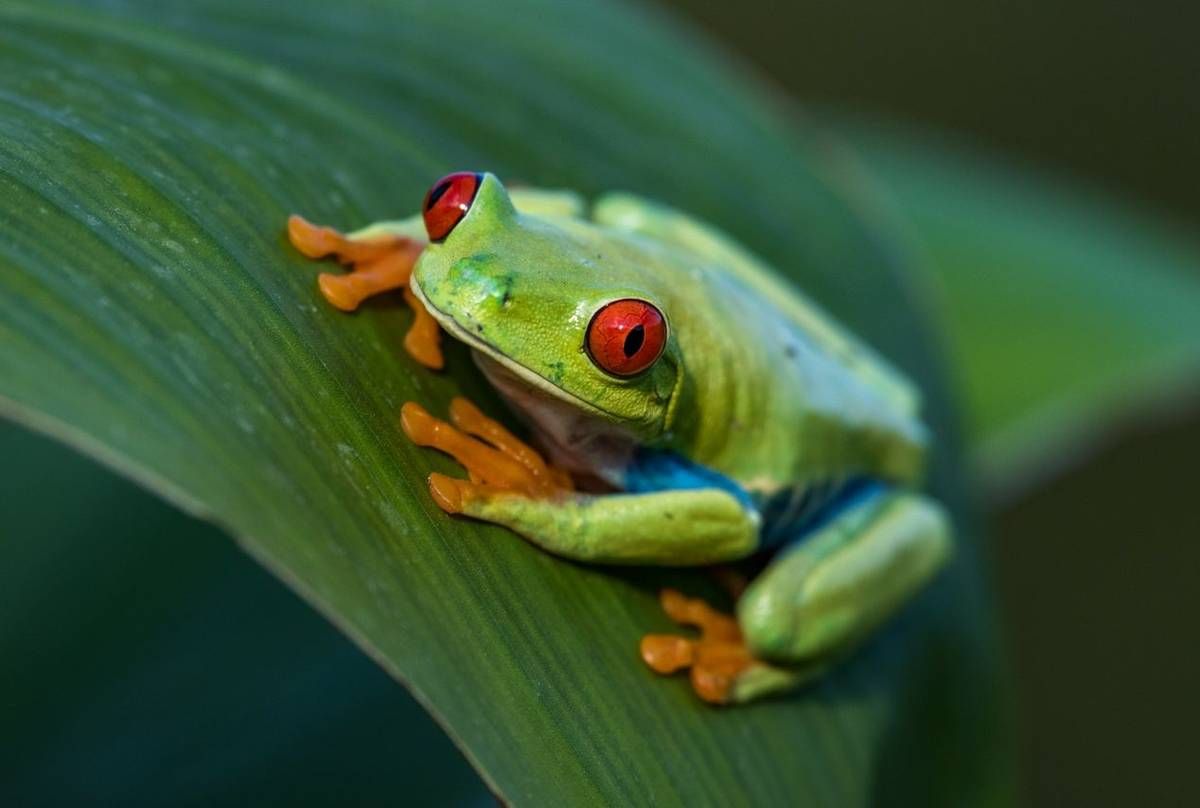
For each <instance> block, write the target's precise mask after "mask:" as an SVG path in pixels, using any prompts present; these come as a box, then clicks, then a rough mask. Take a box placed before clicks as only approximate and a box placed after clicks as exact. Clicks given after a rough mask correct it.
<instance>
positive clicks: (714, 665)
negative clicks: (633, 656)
mask: <svg viewBox="0 0 1200 808" xmlns="http://www.w3.org/2000/svg"><path fill="white" fill-rule="evenodd" d="M659 601H660V602H661V603H662V608H663V611H664V612H666V613H667V617H670V618H671V619H672V620H674V621H675V622H676V623H679V624H680V625H684V626H694V627H695V628H698V629H700V639H698V640H692V639H688V638H687V637H680V636H678V635H676V634H647V635H646V636H645V637H643V638H642V647H641V650H642V659H643V660H645V662H646V664H647V665H649V666H650V667H651V668H652V669H654V670H655V671H657V672H659V673H675V672H677V671H680V670H683V669H685V668H691V669H692V670H691V680H692V689H693V690H695V691H696V695H698V696H699V697H700V698H702V699H704V700H705V701H707V702H710V703H712V704H725V703H726V702H728V700H729V691H730V688H731V687H732V686H733V683H734V681H736V679H737V677H738V676H739V675H740V674H741V673H742V672H743V671H745V670H746V669H747V668H749V667H751V666H752V665H754V664H755V659H754V657H753V656H751V655H750V649H748V648H747V647H746V643H745V641H744V640H743V639H742V631H741V629H740V628H738V624H737V621H736V620H734V619H733V618H732V617H730V616H729V615H727V614H721V613H720V612H718V611H716V610H714V609H712V608H711V607H710V606H709V605H708V604H707V603H705V602H704V601H702V600H699V599H698V598H688V597H685V596H683V595H682V594H680V593H679V592H676V591H675V590H674V589H664V590H663V591H662V592H661V593H660V594H659Z"/></svg>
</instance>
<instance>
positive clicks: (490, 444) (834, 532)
mask: <svg viewBox="0 0 1200 808" xmlns="http://www.w3.org/2000/svg"><path fill="white" fill-rule="evenodd" d="M288 232H289V236H290V238H291V241H292V243H293V244H294V245H295V246H296V247H297V248H298V249H299V250H300V251H301V252H302V253H303V254H304V255H306V256H308V257H310V258H327V257H333V258H335V259H336V260H337V261H339V262H340V263H342V264H344V265H346V266H348V267H349V268H350V271H349V272H347V273H340V274H339V273H336V272H325V273H322V274H321V275H320V277H319V281H318V285H319V288H320V290H321V292H322V294H323V295H324V296H325V298H326V299H327V300H328V301H329V302H330V303H331V304H332V305H334V306H335V307H337V308H339V309H341V310H343V311H353V310H355V309H356V308H357V307H358V305H359V304H360V303H361V302H362V301H363V300H365V299H367V298H368V297H371V296H373V295H377V294H381V293H383V292H388V291H394V290H400V291H401V292H402V293H403V295H404V299H405V300H406V302H407V303H408V305H409V306H410V307H411V308H412V309H413V311H414V313H415V316H414V320H413V325H412V328H411V329H410V331H409V332H408V334H407V336H406V337H405V340H404V345H405V348H406V350H407V351H408V353H409V354H410V355H411V356H412V357H413V358H414V359H415V360H416V361H417V362H419V363H420V364H421V365H424V366H425V367H428V368H430V369H439V368H441V367H443V364H444V358H443V352H442V349H441V343H440V340H441V336H442V334H443V333H444V334H445V335H448V336H449V337H450V338H453V339H455V340H457V341H459V342H462V343H464V344H465V345H466V346H467V347H468V348H469V349H470V354H471V356H472V357H473V360H474V363H475V364H476V365H477V366H478V368H479V370H480V372H481V373H482V374H483V377H484V378H485V379H486V380H487V381H488V382H489V383H490V385H491V386H492V387H493V388H494V389H495V390H496V391H497V392H498V393H499V396H500V398H501V399H503V400H504V401H505V403H506V404H507V405H508V407H509V408H510V409H511V411H512V413H513V414H514V415H515V417H516V420H517V421H518V422H520V423H522V424H524V426H525V427H526V428H527V430H528V432H529V434H530V436H531V438H530V441H531V442H532V444H533V445H530V443H528V442H526V441H524V440H522V439H520V438H518V437H517V436H516V435H515V434H514V433H513V432H512V431H510V430H509V429H508V428H506V427H505V426H504V425H503V424H502V423H501V422H500V421H498V420H496V419H493V418H490V417H488V416H487V415H485V414H484V413H483V412H482V411H481V410H479V408H478V407H476V406H475V405H474V404H472V403H471V402H470V401H467V400H466V399H463V398H457V399H455V400H454V401H453V402H451V405H450V412H449V416H450V420H449V421H446V420H443V419H440V418H437V417H435V416H434V415H432V414H431V413H429V412H428V411H427V410H426V409H425V408H423V407H422V406H421V405H420V404H419V403H417V402H408V403H406V404H404V406H403V407H402V409H401V413H400V422H401V426H402V428H403V430H404V432H405V434H406V435H407V436H408V437H409V438H410V439H411V440H413V441H414V442H415V443H417V444H418V445H420V446H425V447H430V448H433V449H436V450H440V451H442V452H444V453H446V454H449V455H450V456H452V457H453V458H455V459H456V460H457V461H458V462H459V463H460V464H461V465H463V466H464V467H465V468H466V470H467V477H466V478H459V477H455V476H451V475H446V474H441V473H436V472H435V473H432V474H430V475H429V477H428V487H429V492H430V495H431V496H432V498H433V500H434V501H435V502H436V503H437V505H438V506H439V507H440V508H441V509H442V510H443V511H445V512H446V513H448V514H452V515H457V516H459V517H465V518H470V519H475V520H481V521H483V522H488V523H492V524H496V525H501V526H503V527H505V528H508V529H509V530H511V531H512V532H514V533H516V534H518V535H519V536H521V537H523V538H524V539H525V540H527V541H528V542H530V543H532V544H533V545H536V546H537V547H539V548H541V549H542V550H545V551H548V552H550V553H553V554H556V555H558V556H562V557H564V558H567V559H571V560H573V561H575V562H579V563H583V564H595V565H642V566H665V567H708V568H712V569H716V570H724V573H723V574H722V576H721V577H722V580H724V581H725V582H726V583H727V585H728V587H727V588H728V589H729V591H730V595H731V597H732V598H733V599H734V606H733V610H732V612H731V613H725V612H723V611H720V610H718V609H717V608H714V607H713V606H711V605H710V604H709V602H708V601H706V600H704V599H702V598H698V597H689V596H687V595H685V594H683V593H681V592H679V591H677V590H675V589H664V590H662V591H661V592H660V594H659V600H660V604H661V608H662V609H663V611H664V613H665V614H666V616H667V617H668V618H669V619H670V620H672V621H674V622H675V623H677V624H679V625H680V626H682V627H685V628H683V629H681V630H680V632H677V633H648V634H646V635H644V636H643V637H641V639H640V642H639V644H638V650H639V652H640V655H641V657H642V659H643V661H644V663H645V664H646V665H647V666H648V667H649V668H650V669H651V670H652V671H655V672H657V673H659V674H664V675H670V674H677V673H683V672H686V673H687V674H688V677H689V679H690V683H691V686H692V689H693V691H694V692H695V694H696V695H697V696H699V697H700V698H701V699H703V700H704V701H706V702H709V703H712V704H717V705H728V704H745V703H748V702H751V701H755V700H758V699H761V698H765V697H768V696H777V695H780V694H783V693H786V692H788V691H793V690H796V689H797V688H800V687H802V686H804V685H806V684H808V683H810V682H813V681H815V680H816V679H818V678H819V677H822V676H823V675H824V674H826V672H827V671H829V670H830V669H832V668H833V667H834V666H836V665H837V663H838V662H839V661H841V660H844V659H846V658H847V657H849V656H851V655H852V654H853V653H854V652H855V650H856V649H857V648H859V647H860V646H861V645H862V644H864V643H865V642H866V641H867V640H868V639H869V638H870V637H871V636H873V635H874V634H875V633H877V632H878V631H879V630H880V629H881V628H882V627H883V626H884V625H885V624H886V623H887V622H888V621H889V620H890V619H891V618H892V617H893V616H894V615H896V614H897V613H898V612H899V611H901V610H902V608H903V607H904V606H905V605H906V604H907V603H909V602H910V601H911V600H913V599H914V598H915V597H916V596H917V594H918V593H919V592H921V591H922V590H923V589H924V588H926V586H927V585H929V583H930V582H931V581H932V580H933V579H934V578H935V576H936V575H937V574H938V572H939V571H940V570H941V569H942V568H943V567H945V565H946V564H947V563H948V561H949V559H950V558H951V557H952V554H953V536H952V529H951V525H950V521H949V519H948V516H947V514H946V512H945V510H944V509H943V508H942V507H941V506H940V505H939V504H938V503H937V502H936V501H935V500H934V499H932V498H931V497H929V496H927V495H925V494H924V493H922V491H921V486H922V480H923V476H924V467H925V464H926V457H927V455H928V452H929V447H930V444H931V435H930V430H929V428H928V427H927V426H926V424H925V423H924V421H923V420H922V418H921V413H920V407H921V396H920V391H919V388H918V387H917V385H916V384H915V383H914V382H913V381H911V380H910V379H909V378H908V377H907V376H906V375H904V374H903V373H902V372H901V371H900V370H898V369H897V368H896V367H895V366H894V365H892V364H891V363H890V362H889V361H887V360H886V359H885V358H884V357H883V356H882V354H880V353H879V352H877V351H876V350H875V349H873V348H872V347H870V346H869V345H867V344H866V343H865V342H864V341H863V340H861V339H860V338H859V337H857V336H855V335H854V334H853V333H852V332H851V331H850V330H849V329H848V328H846V327H845V326H843V325H842V324H841V323H840V322H839V321H838V320H837V319H835V318H834V317H833V316H832V315H831V314H829V313H828V312H827V311H826V310H825V309H823V308H821V307H820V306H819V305H818V304H817V303H815V302H814V301H813V300H812V299H811V298H810V297H808V296H807V295H806V294H805V293H804V292H803V291H802V290H800V289H799V288H797V287H796V286H795V285H793V284H792V283H791V282H789V281H788V280H786V279H785V278H784V277H783V276H782V275H780V274H779V273H778V272H777V271H775V270H774V269H773V268H772V267H771V266H769V265H768V264H767V263H766V262H764V261H763V260H762V259H760V258H758V257H757V256H756V255H755V254H754V253H753V252H752V251H751V250H750V249H748V248H746V247H744V246H743V245H741V244H740V243H738V242H737V241H735V240H734V239H733V238H732V237H730V236H728V235H726V234H725V233H723V232H722V231H720V230H719V229H718V228H716V227H715V226H713V225H710V224H707V223H705V222H704V221H702V220H700V219H699V218H697V217H694V216H692V215H690V214H688V213H685V212H683V211H681V210H679V209H677V208H673V207H670V206H668V205H665V204H662V203H659V202H656V201H653V200H651V199H648V198H645V197H642V196H638V195H635V194H631V193H626V192H609V193H605V194H601V195H599V196H597V197H596V198H595V199H593V200H591V201H590V202H589V201H588V200H585V198H584V196H583V195H581V194H579V193H576V192H574V191H570V190H546V189H540V188H533V187H513V188H512V189H511V190H510V189H508V188H506V186H505V185H504V184H503V183H502V182H501V181H500V180H499V179H498V178H497V176H496V175H495V174H493V173H490V172H473V171H461V172H455V173H452V174H449V175H447V176H445V177H443V178H441V179H439V180H438V181H437V182H435V183H434V184H433V185H432V186H431V187H430V189H429V191H428V193H427V194H426V196H425V199H424V202H423V204H422V207H421V211H420V213H418V214H414V215H412V216H409V217H407V218H404V219H399V220H393V221H383V222H378V223H375V224H372V225H369V226H367V227H365V228H363V229H361V230H357V231H354V232H352V233H349V234H343V233H342V232H341V231H338V230H335V229H333V228H329V227H323V226H317V225H314V224H311V223H310V222H308V221H307V220H305V219H303V218H301V217H299V216H293V217H291V219H290V220H289V224H288ZM748 559H750V560H756V561H757V563H756V564H755V566H756V567H758V568H759V569H760V571H759V572H758V574H757V575H755V576H754V577H753V579H752V580H747V579H746V578H745V577H744V576H740V575H739V574H738V573H737V572H736V570H735V568H733V567H730V566H729V565H736V564H738V563H744V562H746V560H748ZM689 630H690V631H689Z"/></svg>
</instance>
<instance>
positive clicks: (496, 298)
mask: <svg viewBox="0 0 1200 808" xmlns="http://www.w3.org/2000/svg"><path fill="white" fill-rule="evenodd" d="M424 215H425V226H426V230H427V231H428V234H429V240H430V243H429V246H428V247H427V248H426V249H425V251H424V252H423V253H422V255H421V258H420V260H419V261H418V263H417V266H416V268H415V270H414V272H413V281H412V289H413V292H414V293H415V294H416V295H417V297H418V298H419V299H420V300H421V301H422V302H423V303H424V304H425V306H426V308H427V309H428V310H429V313H430V314H432V315H433V317H434V318H435V319H436V320H437V321H438V323H439V324H440V325H441V326H442V328H444V329H445V330H446V331H447V332H448V333H449V334H450V335H452V336H453V337H455V338H456V339H459V340H461V341H462V342H465V343H466V344H467V345H469V346H471V347H472V348H474V349H476V351H477V352H478V353H479V354H482V355H483V356H484V357H485V360H484V362H483V363H482V364H483V365H484V367H485V370H489V373H488V375H489V377H492V380H493V382H495V381H496V377H498V376H503V377H505V378H506V379H507V380H508V381H509V382H513V381H514V380H516V381H517V383H518V384H520V385H523V386H524V388H525V389H526V390H527V391H529V392H531V393H533V394H534V395H535V396H537V397H538V398H539V399H541V400H544V401H546V402H547V403H548V404H549V405H550V406H552V407H555V408H557V409H562V405H563V404H566V405H568V406H570V407H572V408H575V409H577V410H580V411H582V413H583V414H587V415H588V416H598V417H600V418H602V419H603V420H606V421H608V422H610V423H613V424H616V425H619V426H621V427H624V428H626V429H628V430H630V431H632V432H634V433H635V434H636V435H638V436H639V437H640V438H641V439H642V440H649V439H653V438H654V437H657V436H659V435H661V434H662V433H664V432H665V431H666V430H667V429H668V428H669V426H670V420H671V413H672V407H671V405H672V402H673V401H674V399H675V398H676V396H675V393H676V391H677V390H678V389H679V384H680V382H681V380H682V376H683V373H682V368H681V364H680V361H679V353H678V349H677V347H676V346H675V344H674V340H673V339H672V337H671V335H670V327H669V322H668V316H667V314H666V312H664V310H663V305H662V303H661V302H660V300H659V299H658V298H659V295H658V294H656V291H655V290H654V289H653V288H652V284H651V283H650V282H649V281H650V280H652V279H648V278H647V277H645V275H646V273H645V272H639V271H638V270H639V267H637V266H636V263H635V262H630V261H626V260H622V256H621V247H620V246H619V245H615V244H614V245H607V244H601V245H600V246H598V242H597V241H596V239H595V238H587V237H585V236H583V235H581V233H580V232H579V231H578V230H577V229H575V228H571V227H570V226H559V225H558V224H556V223H554V221H552V220H551V219H543V218H539V217H534V216H525V215H522V214H521V213H519V212H518V211H517V210H516V208H515V207H514V206H513V203H512V201H511V200H510V199H509V195H508V192H507V191H506V190H505V189H504V186H503V185H502V184H501V183H500V181H499V180H498V179H496V177H495V176H493V175H492V174H473V173H459V174H451V175H449V176H447V177H445V178H443V179H441V180H439V181H438V182H437V183H435V184H434V186H433V188H432V189H431V190H430V191H429V194H428V195H427V196H426V198H425V205H424ZM488 360H490V361H488Z"/></svg>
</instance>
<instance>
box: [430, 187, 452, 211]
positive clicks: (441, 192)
mask: <svg viewBox="0 0 1200 808" xmlns="http://www.w3.org/2000/svg"><path fill="white" fill-rule="evenodd" d="M449 190H450V180H446V181H445V182H443V183H441V184H440V185H438V187H436V188H434V189H433V192H432V193H431V194H429V201H428V202H426V203H425V210H433V206H434V205H436V204H437V201H438V200H439V199H441V198H442V197H443V196H445V195H446V191H449Z"/></svg>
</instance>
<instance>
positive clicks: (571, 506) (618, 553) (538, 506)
mask: <svg viewBox="0 0 1200 808" xmlns="http://www.w3.org/2000/svg"><path fill="white" fill-rule="evenodd" d="M467 493H468V495H467V496H466V497H465V498H464V499H463V500H462V508H461V512H462V513H464V514H466V515H467V516H471V517H474V518H476V519H483V520H485V521H488V522H495V523H496V524H500V525H504V526H505V527H508V528H510V529H511V530H514V531H516V532H517V533H520V534H521V535H522V536H524V537H525V538H527V539H529V540H530V541H531V542H533V543H534V544H536V545H538V546H540V547H542V548H543V549H546V550H549V551H550V552H552V553H555V554H557V555H561V556H565V557H567V558H573V559H576V560H579V561H590V562H594V563H600V564H661V565H666V566H691V565H702V564H714V563H717V562H720V561H730V560H733V559H738V558H744V557H745V556H747V555H749V554H750V553H752V552H754V550H755V549H756V548H757V546H758V533H759V520H758V517H757V514H754V513H752V512H750V511H747V510H746V509H745V508H743V507H742V505H741V503H739V502H738V501H737V499H736V498H735V497H734V496H733V495H732V494H730V493H728V492H727V491H723V490H720V489H715V488H710V489H688V490H674V491H658V492H654V493H646V494H606V495H600V496H589V495H584V494H573V493H572V494H566V495H560V496H556V497H550V498H544V499H543V498H532V497H526V496H522V495H519V494H511V493H507V492H483V493H482V494H478V495H472V494H471V493H470V492H469V491H468V492H467Z"/></svg>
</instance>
